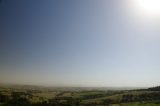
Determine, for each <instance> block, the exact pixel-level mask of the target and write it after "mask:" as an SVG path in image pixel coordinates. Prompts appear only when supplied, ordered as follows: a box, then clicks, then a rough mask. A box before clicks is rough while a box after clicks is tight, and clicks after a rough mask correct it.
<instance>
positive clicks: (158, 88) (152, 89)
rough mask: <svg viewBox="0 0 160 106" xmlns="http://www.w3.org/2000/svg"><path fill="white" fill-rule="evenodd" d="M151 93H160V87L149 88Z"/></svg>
mask: <svg viewBox="0 0 160 106" xmlns="http://www.w3.org/2000/svg"><path fill="white" fill-rule="evenodd" d="M148 90H150V91H160V86H156V87H151V88H148Z"/></svg>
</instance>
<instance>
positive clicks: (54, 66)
mask: <svg viewBox="0 0 160 106" xmlns="http://www.w3.org/2000/svg"><path fill="white" fill-rule="evenodd" d="M131 5H132V4H130V3H129V2H127V0H118V1H117V0H100V1H99V0H14V1H13V0H1V2H0V35H1V37H2V42H1V46H0V47H1V55H0V58H1V59H0V60H1V61H0V66H1V68H0V82H2V83H16V84H35V85H47V86H99V87H103V86H140V87H144V86H155V85H158V84H160V77H159V75H160V71H159V69H160V65H159V64H160V37H159V35H160V30H159V26H160V20H159V19H158V17H159V16H156V17H151V16H150V17H146V16H145V15H141V14H138V11H139V10H136V9H134V6H133V7H132V6H131Z"/></svg>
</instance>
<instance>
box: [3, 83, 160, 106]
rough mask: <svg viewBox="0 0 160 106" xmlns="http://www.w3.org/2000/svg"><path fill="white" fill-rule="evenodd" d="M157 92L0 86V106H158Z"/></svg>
mask: <svg viewBox="0 0 160 106" xmlns="http://www.w3.org/2000/svg"><path fill="white" fill-rule="evenodd" d="M159 90H160V89H159V87H155V88H149V89H139V90H101V89H99V88H94V89H87V88H48V87H34V86H1V87H0V106H160V91H159Z"/></svg>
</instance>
